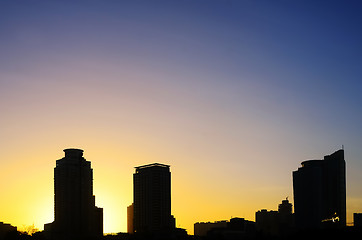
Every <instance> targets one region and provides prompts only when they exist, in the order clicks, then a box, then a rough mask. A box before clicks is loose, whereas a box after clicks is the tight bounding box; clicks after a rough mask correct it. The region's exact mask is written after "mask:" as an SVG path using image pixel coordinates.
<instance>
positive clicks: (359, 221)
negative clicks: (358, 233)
mask: <svg viewBox="0 0 362 240" xmlns="http://www.w3.org/2000/svg"><path fill="white" fill-rule="evenodd" d="M353 226H355V227H358V228H362V213H353Z"/></svg>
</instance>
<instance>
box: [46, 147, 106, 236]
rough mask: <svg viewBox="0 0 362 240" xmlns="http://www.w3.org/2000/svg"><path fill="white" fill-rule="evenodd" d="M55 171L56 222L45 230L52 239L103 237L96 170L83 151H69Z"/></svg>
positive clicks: (57, 162) (101, 210)
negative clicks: (94, 174)
mask: <svg viewBox="0 0 362 240" xmlns="http://www.w3.org/2000/svg"><path fill="white" fill-rule="evenodd" d="M64 152H65V157H64V158H62V159H60V160H57V161H56V167H55V168H54V218H55V219H54V222H52V223H50V224H46V225H45V226H44V230H45V232H46V233H47V235H48V236H50V238H52V239H89V238H96V237H101V236H102V235H103V209H102V208H98V207H96V206H95V197H94V195H93V169H92V168H91V163H90V162H89V161H86V160H85V159H84V157H83V150H81V149H65V150H64Z"/></svg>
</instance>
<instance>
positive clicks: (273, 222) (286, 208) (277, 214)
mask: <svg viewBox="0 0 362 240" xmlns="http://www.w3.org/2000/svg"><path fill="white" fill-rule="evenodd" d="M292 207H293V206H292V204H291V203H290V202H289V200H288V198H287V199H286V200H283V201H282V203H281V204H279V206H278V211H268V210H266V209H262V210H260V211H258V212H256V213H255V221H256V229H257V231H258V232H260V233H261V234H262V235H265V236H286V235H288V234H290V233H291V232H292V231H293V229H294V216H293V213H292Z"/></svg>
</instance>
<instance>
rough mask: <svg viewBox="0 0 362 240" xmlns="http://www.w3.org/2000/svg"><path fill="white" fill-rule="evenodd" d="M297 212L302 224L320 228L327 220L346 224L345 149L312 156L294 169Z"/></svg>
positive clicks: (339, 224) (297, 221)
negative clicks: (316, 156) (319, 158)
mask: <svg viewBox="0 0 362 240" xmlns="http://www.w3.org/2000/svg"><path fill="white" fill-rule="evenodd" d="M293 190H294V212H295V221H296V225H297V227H298V228H302V229H303V228H320V227H321V226H322V225H323V222H328V221H331V222H334V223H335V224H334V225H336V226H345V225H346V162H345V160H344V150H338V151H336V152H334V153H333V154H331V155H327V156H325V157H324V160H308V161H304V162H302V167H300V168H298V170H297V171H294V172H293Z"/></svg>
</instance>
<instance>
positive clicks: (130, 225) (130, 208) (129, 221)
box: [127, 203, 134, 233]
mask: <svg viewBox="0 0 362 240" xmlns="http://www.w3.org/2000/svg"><path fill="white" fill-rule="evenodd" d="M133 214H134V210H133V203H132V204H131V205H129V206H128V207H127V233H133V232H134V228H133Z"/></svg>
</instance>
